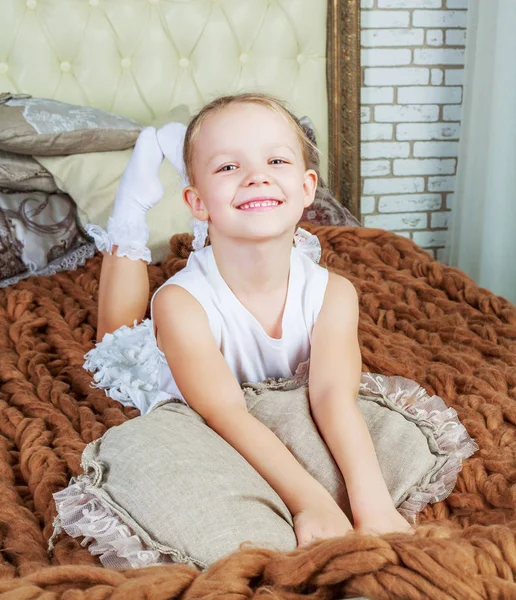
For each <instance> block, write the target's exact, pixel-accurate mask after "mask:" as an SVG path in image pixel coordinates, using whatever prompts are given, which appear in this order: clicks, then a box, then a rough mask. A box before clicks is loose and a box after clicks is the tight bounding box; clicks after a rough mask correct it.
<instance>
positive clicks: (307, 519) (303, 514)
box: [294, 501, 353, 546]
mask: <svg viewBox="0 0 516 600" xmlns="http://www.w3.org/2000/svg"><path fill="white" fill-rule="evenodd" d="M294 531H295V534H296V537H297V545H298V546H308V545H309V544H311V543H312V542H314V541H315V540H322V539H326V538H331V537H337V536H340V535H346V534H347V533H350V532H351V531H353V527H352V525H351V523H350V522H349V519H348V518H347V517H346V515H345V514H344V513H343V512H342V510H341V509H340V508H339V507H338V505H337V504H336V503H335V502H333V501H332V502H328V503H314V504H313V505H311V506H308V507H306V508H303V509H302V510H300V511H299V512H298V513H296V514H295V515H294Z"/></svg>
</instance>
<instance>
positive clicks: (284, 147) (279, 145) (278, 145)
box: [206, 142, 296, 165]
mask: <svg viewBox="0 0 516 600" xmlns="http://www.w3.org/2000/svg"><path fill="white" fill-rule="evenodd" d="M264 148H266V149H267V150H268V151H269V152H271V151H272V150H288V151H289V152H291V153H292V154H293V155H294V156H296V151H295V150H294V148H292V147H291V146H289V145H288V144H283V143H276V142H274V143H272V144H266V145H265V146H264ZM236 153H238V151H235V150H231V149H227V150H226V149H222V150H217V151H216V152H214V153H213V154H212V155H210V156H209V158H208V160H207V161H206V164H207V165H209V164H210V163H212V162H213V161H215V159H217V160H221V159H222V158H223V157H224V156H229V157H233V156H234V155H235V154H236Z"/></svg>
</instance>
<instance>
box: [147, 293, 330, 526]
mask: <svg viewBox="0 0 516 600" xmlns="http://www.w3.org/2000/svg"><path fill="white" fill-rule="evenodd" d="M171 306H173V310H170V307H171ZM154 322H155V325H156V328H157V335H158V342H159V345H160V347H161V348H162V350H163V352H164V353H165V356H166V358H167V362H168V364H169V365H170V368H171V371H172V374H173V376H174V379H175V381H176V383H177V385H178V387H179V389H180V390H181V393H182V394H183V396H184V398H185V400H186V401H187V402H188V404H189V405H190V406H191V407H192V408H193V409H194V410H195V411H196V412H197V413H199V414H200V415H201V416H202V417H203V418H204V419H205V421H206V422H207V424H208V425H209V426H210V427H211V428H212V429H213V430H214V431H216V432H217V433H218V434H219V435H220V436H221V437H223V438H224V439H225V440H226V441H227V442H228V443H229V444H231V445H232V446H233V447H234V448H235V449H236V450H237V451H238V452H239V453H240V454H241V455H242V456H243V457H244V458H245V459H246V460H247V461H248V462H249V463H250V464H251V465H252V466H253V467H254V468H255V469H256V470H257V471H258V472H259V473H260V474H261V475H262V477H263V478H264V479H266V480H267V481H268V483H269V484H270V485H271V487H272V488H273V489H274V490H275V491H276V492H277V493H278V495H279V496H280V497H281V498H282V499H283V501H284V502H285V504H286V505H287V507H288V509H289V510H290V512H291V513H292V514H294V515H295V514H296V513H299V512H300V511H301V510H303V509H304V508H305V507H306V506H307V505H312V504H318V503H319V504H321V505H327V506H331V507H332V508H333V505H335V503H334V501H333V499H332V498H331V496H330V495H329V493H328V492H327V491H326V489H325V488H323V487H322V486H321V485H320V484H319V483H318V482H317V481H316V480H315V479H314V478H313V477H312V476H311V475H309V474H308V473H307V472H306V471H305V470H304V469H303V467H302V466H301V465H300V464H299V463H298V462H297V460H296V458H295V457H294V456H293V455H292V454H291V453H290V451H289V450H288V449H287V448H286V447H285V446H284V444H283V443H282V442H281V441H280V440H279V439H278V438H277V437H276V435H275V434H274V433H272V431H270V430H269V429H268V428H267V427H266V426H265V425H263V424H262V423H260V422H259V421H258V420H257V419H256V418H254V417H253V416H252V415H250V414H249V413H248V411H247V407H246V404H245V401H244V395H243V392H242V390H241V388H240V385H239V383H238V381H237V380H236V378H235V377H234V375H233V373H232V372H231V370H230V368H229V366H228V364H227V362H226V361H225V360H224V357H223V355H222V354H221V352H220V350H219V348H218V347H217V344H216V342H215V340H214V338H213V335H212V333H211V330H210V326H209V321H208V318H207V316H206V313H205V312H204V309H203V308H202V307H201V305H200V304H199V303H198V302H197V300H195V299H194V298H193V297H192V296H191V295H190V294H189V293H188V292H186V291H185V290H184V289H182V288H180V287H178V286H174V285H170V286H167V287H166V288H164V289H163V290H161V291H160V292H159V294H158V295H157V296H156V298H155V300H154ZM335 507H336V505H335ZM336 508H337V509H338V507H336Z"/></svg>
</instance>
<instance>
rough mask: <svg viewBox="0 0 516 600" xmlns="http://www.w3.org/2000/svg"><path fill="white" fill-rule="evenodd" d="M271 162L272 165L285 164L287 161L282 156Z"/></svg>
mask: <svg viewBox="0 0 516 600" xmlns="http://www.w3.org/2000/svg"><path fill="white" fill-rule="evenodd" d="M270 162H271V165H284V164H286V162H287V161H285V160H283V159H282V158H273V159H272V160H271V161H270Z"/></svg>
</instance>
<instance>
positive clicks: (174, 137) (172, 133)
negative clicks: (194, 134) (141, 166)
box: [157, 123, 189, 187]
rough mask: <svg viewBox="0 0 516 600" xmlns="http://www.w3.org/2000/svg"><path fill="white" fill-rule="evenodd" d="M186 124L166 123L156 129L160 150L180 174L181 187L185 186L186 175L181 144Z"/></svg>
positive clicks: (182, 143)
mask: <svg viewBox="0 0 516 600" xmlns="http://www.w3.org/2000/svg"><path fill="white" fill-rule="evenodd" d="M185 133H186V125H183V124H182V123H168V124H167V125H165V126H164V127H162V128H161V129H158V133H157V137H158V142H159V145H160V147H161V150H162V152H163V154H164V155H165V157H166V158H167V160H168V161H169V162H171V163H172V165H173V166H174V167H175V168H176V171H177V172H178V173H179V175H180V176H181V182H182V184H183V187H186V186H187V185H188V184H189V182H188V177H187V176H186V169H185V163H184V161H183V145H184V142H185Z"/></svg>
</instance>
